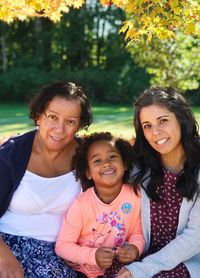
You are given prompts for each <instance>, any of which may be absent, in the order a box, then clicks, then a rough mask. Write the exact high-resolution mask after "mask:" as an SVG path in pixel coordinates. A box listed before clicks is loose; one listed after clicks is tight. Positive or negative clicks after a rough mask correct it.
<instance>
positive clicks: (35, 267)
mask: <svg viewBox="0 0 200 278" xmlns="http://www.w3.org/2000/svg"><path fill="white" fill-rule="evenodd" d="M30 117H31V118H32V119H33V120H34V122H35V125H36V126H37V129H36V130H33V131H30V132H28V133H25V134H23V135H20V136H18V137H15V138H11V139H10V140H8V141H7V142H5V143H4V144H3V145H2V146H1V148H0V191H1V194H0V216H1V218H0V233H1V239H0V277H5V278H22V277H27V278H45V277H46V278H53V277H54V278H58V277H59V278H65V277H76V274H75V272H74V271H73V270H72V269H71V268H69V267H67V266H66V265H65V263H64V262H63V261H62V260H61V259H60V258H59V257H58V256H57V255H56V254H55V252H54V245H55V244H54V243H55V240H56V237H57V234H58V231H59V228H60V225H61V221H62V217H63V215H64V213H65V212H66V210H67V209H68V208H69V206H70V205H71V203H72V201H73V199H74V198H75V197H76V196H77V195H78V194H79V193H80V189H81V186H80V184H79V183H78V182H77V181H75V178H74V176H73V174H72V171H71V162H72V157H73V155H74V153H75V150H76V148H77V147H78V146H79V143H78V140H77V138H76V136H75V135H76V132H77V131H78V130H79V129H80V128H87V127H88V126H89V125H90V123H91V110H90V105H89V101H88V99H87V97H86V95H85V93H84V91H83V90H82V88H80V87H79V86H77V85H75V84H73V83H70V82H66V81H61V82H56V83H52V84H48V85H46V86H44V87H43V88H42V90H41V91H40V92H39V94H38V95H36V96H35V97H34V99H33V100H32V102H31V105H30Z"/></svg>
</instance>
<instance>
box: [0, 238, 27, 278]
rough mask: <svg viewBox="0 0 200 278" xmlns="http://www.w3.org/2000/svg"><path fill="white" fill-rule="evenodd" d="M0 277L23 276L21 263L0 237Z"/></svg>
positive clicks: (20, 277)
mask: <svg viewBox="0 0 200 278" xmlns="http://www.w3.org/2000/svg"><path fill="white" fill-rule="evenodd" d="M0 278H24V271H23V268H22V266H21V264H20V263H19V262H18V260H17V259H16V258H15V256H14V255H13V253H12V252H11V251H10V249H9V248H8V246H7V245H6V244H5V243H4V241H3V239H0Z"/></svg>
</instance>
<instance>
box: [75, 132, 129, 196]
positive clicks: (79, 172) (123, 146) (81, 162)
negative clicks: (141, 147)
mask: <svg viewBox="0 0 200 278" xmlns="http://www.w3.org/2000/svg"><path fill="white" fill-rule="evenodd" d="M102 140H105V141H108V142H113V144H114V147H115V148H116V149H117V150H118V151H119V153H120V155H121V157H122V160H123V162H124V165H125V166H126V168H127V170H126V171H125V173H124V177H123V182H124V183H128V182H129V176H130V171H131V170H132V162H133V154H132V152H133V150H132V145H131V144H130V143H129V141H127V140H124V139H122V138H117V137H114V136H113V135H112V134H111V133H110V132H99V133H93V134H91V135H88V136H85V137H84V138H83V139H82V143H81V145H80V147H79V148H78V149H77V151H76V154H75V156H74V158H73V162H72V169H73V170H74V175H75V178H76V179H77V180H78V179H80V181H81V184H82V188H83V191H85V190H87V189H88V188H89V187H93V186H94V183H93V181H92V180H88V178H87V176H86V172H87V170H88V167H89V166H88V161H87V157H88V151H89V148H90V147H91V145H92V144H93V143H95V142H97V141H102Z"/></svg>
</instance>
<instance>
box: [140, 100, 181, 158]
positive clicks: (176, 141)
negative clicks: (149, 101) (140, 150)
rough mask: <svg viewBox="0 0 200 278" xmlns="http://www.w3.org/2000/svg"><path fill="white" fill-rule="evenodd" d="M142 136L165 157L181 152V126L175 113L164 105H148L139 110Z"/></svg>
mask: <svg viewBox="0 0 200 278" xmlns="http://www.w3.org/2000/svg"><path fill="white" fill-rule="evenodd" d="M140 124H141V126H142V129H143V133H144V136H145V138H146V140H147V141H148V143H149V144H150V145H151V147H152V148H153V149H155V150H156V151H157V152H159V153H160V155H161V158H165V159H166V158H167V157H168V156H170V157H171V155H172V156H173V155H176V153H177V152H178V153H179V152H180V151H181V153H182V152H183V148H182V143H181V128H180V124H179V122H178V120H177V118H176V116H175V114H174V113H173V112H171V111H169V110H168V109H167V108H166V107H164V106H159V105H150V106H147V107H143V108H142V109H141V111H140Z"/></svg>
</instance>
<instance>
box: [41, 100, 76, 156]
mask: <svg viewBox="0 0 200 278" xmlns="http://www.w3.org/2000/svg"><path fill="white" fill-rule="evenodd" d="M80 114H81V107H80V104H79V103H77V102H75V101H70V100H66V99H65V98H61V97H55V98H53V99H52V101H51V102H50V103H49V105H48V106H47V108H46V110H45V112H44V113H42V114H41V115H40V116H39V117H38V119H37V124H38V126H39V129H38V134H39V138H40V141H41V142H42V143H43V145H45V147H46V148H47V149H49V150H52V151H60V150H62V149H63V148H65V146H66V145H68V144H69V143H70V142H72V140H73V139H74V136H75V134H76V132H77V131H78V130H79V127H80Z"/></svg>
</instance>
